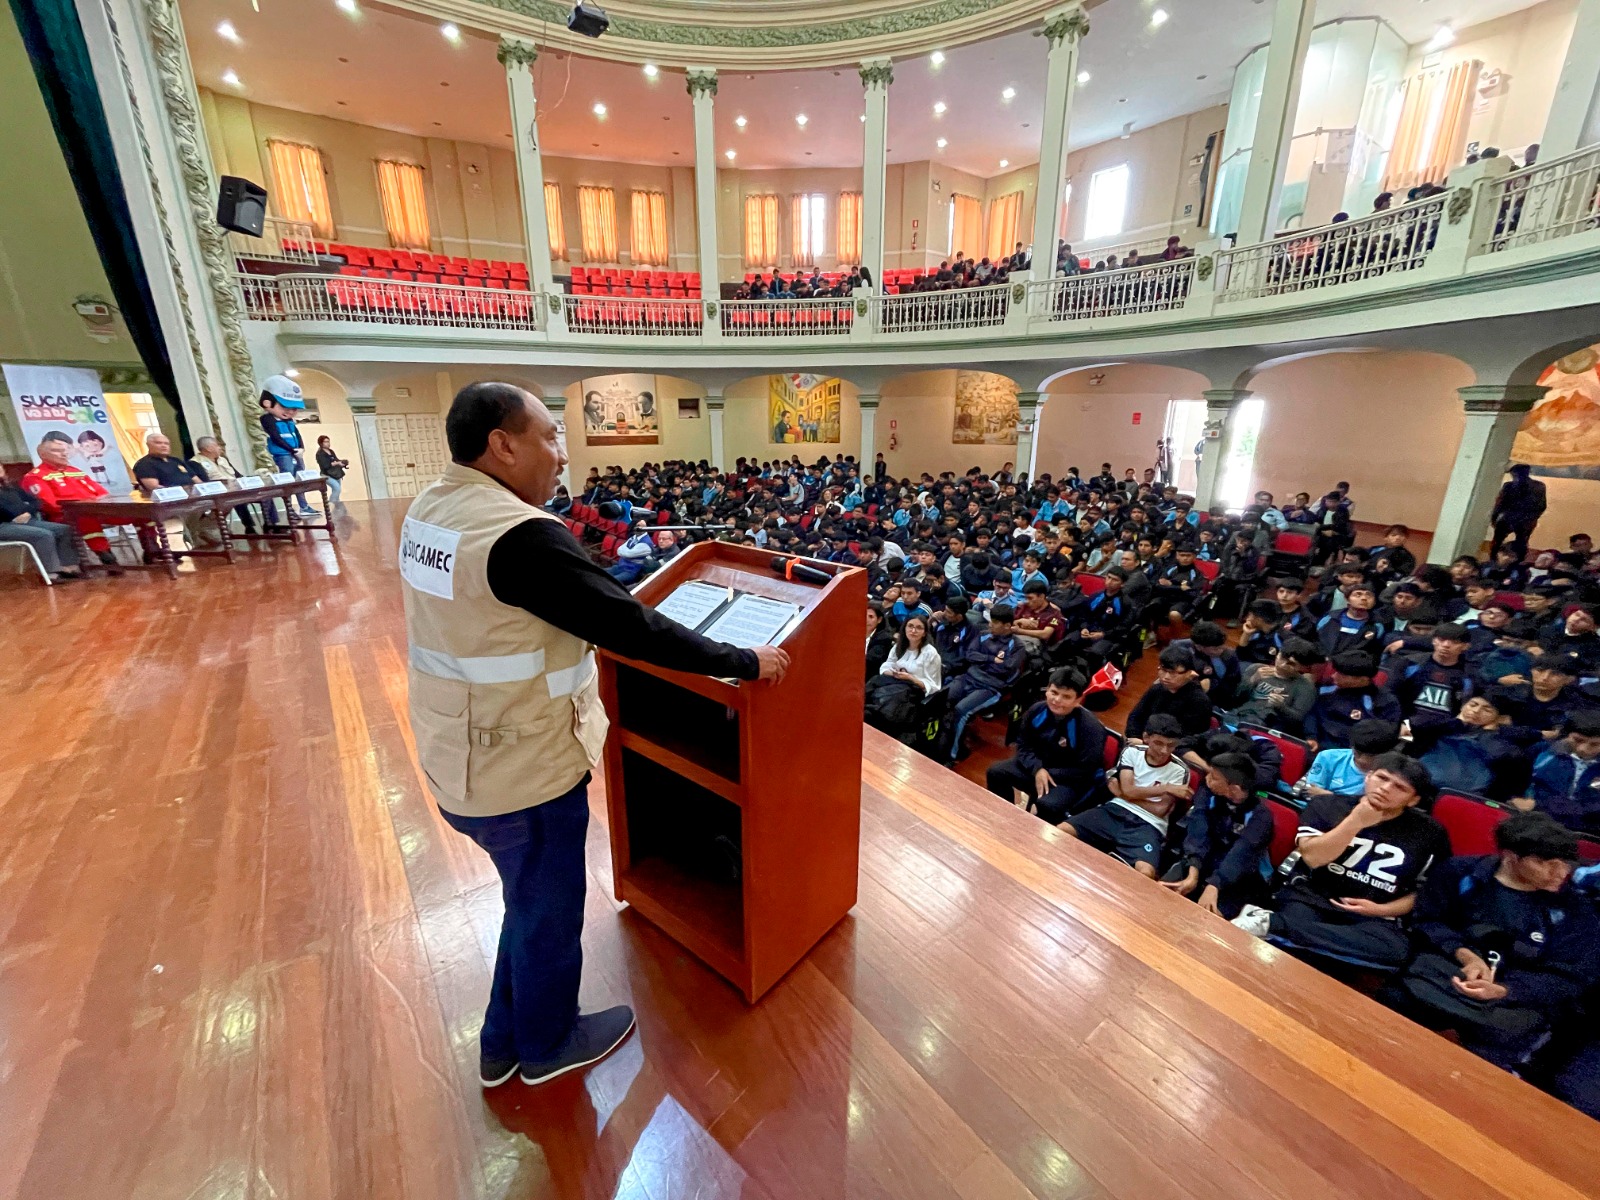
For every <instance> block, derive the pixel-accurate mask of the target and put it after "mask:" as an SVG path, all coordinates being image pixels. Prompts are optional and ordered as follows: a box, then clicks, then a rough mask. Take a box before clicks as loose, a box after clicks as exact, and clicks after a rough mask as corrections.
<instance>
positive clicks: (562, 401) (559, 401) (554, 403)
mask: <svg viewBox="0 0 1600 1200" xmlns="http://www.w3.org/2000/svg"><path fill="white" fill-rule="evenodd" d="M539 399H540V402H541V403H542V404H543V405H544V406H545V408H546V409H548V410H549V412H550V415H551V416H552V417H559V416H560V415H561V414H562V413H564V412H566V411H567V395H566V393H565V392H557V393H556V394H555V395H553V396H541V397H540V398H539Z"/></svg>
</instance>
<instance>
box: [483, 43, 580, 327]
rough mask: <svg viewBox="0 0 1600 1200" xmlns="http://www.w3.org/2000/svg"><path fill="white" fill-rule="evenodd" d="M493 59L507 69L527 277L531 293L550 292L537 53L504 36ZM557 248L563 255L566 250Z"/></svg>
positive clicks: (531, 48) (530, 44) (551, 279)
mask: <svg viewBox="0 0 1600 1200" xmlns="http://www.w3.org/2000/svg"><path fill="white" fill-rule="evenodd" d="M496 57H498V58H499V59H500V63H501V65H502V66H504V67H505V69H506V87H507V88H508V89H509V90H510V92H511V134H512V145H513V146H514V148H515V150H516V155H517V187H518V188H519V189H520V190H521V192H522V236H523V238H524V239H525V240H526V241H527V244H528V278H529V279H530V280H531V281H532V285H533V289H534V291H536V292H552V291H554V290H555V286H554V283H553V278H552V275H551V272H550V226H549V224H548V222H547V220H546V214H545V209H544V162H543V160H542V159H541V157H540V155H539V121H538V105H537V101H536V99H535V97H534V94H533V63H534V60H535V59H536V58H538V57H539V51H538V48H537V47H535V46H534V44H533V43H532V42H525V41H523V40H522V39H520V38H508V37H503V38H501V39H500V50H499V52H498V54H497V55H496ZM560 249H561V250H562V251H563V252H565V250H566V247H565V246H562V247H560ZM540 303H541V304H542V303H543V301H542V300H541V301H540Z"/></svg>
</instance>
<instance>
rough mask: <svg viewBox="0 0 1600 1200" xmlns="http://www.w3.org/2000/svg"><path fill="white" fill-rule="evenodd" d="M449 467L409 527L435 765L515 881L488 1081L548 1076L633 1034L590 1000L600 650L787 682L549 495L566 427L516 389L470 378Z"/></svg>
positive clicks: (428, 736) (601, 724)
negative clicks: (610, 557) (640, 574)
mask: <svg viewBox="0 0 1600 1200" xmlns="http://www.w3.org/2000/svg"><path fill="white" fill-rule="evenodd" d="M445 438H446V441H447V442H448V443H449V447H450V458H451V462H450V464H449V465H448V466H447V467H446V468H445V470H444V474H443V475H441V476H440V478H439V479H438V480H437V481H435V482H434V483H432V484H430V485H429V486H428V487H427V488H426V489H425V490H424V491H423V492H422V493H421V494H420V495H418V496H417V498H416V499H415V500H413V501H412V503H411V508H410V510H409V511H408V512H407V514H406V519H405V524H404V526H403V527H402V530H401V538H400V577H401V580H402V584H403V587H402V590H403V592H404V599H405V610H406V636H407V640H408V641H409V643H410V651H409V654H410V716H411V728H412V731H413V733H414V735H415V739H416V747H417V759H418V761H419V763H420V765H421V766H422V769H423V772H424V774H425V776H426V778H427V782H428V788H429V790H430V791H431V792H432V793H433V796H434V799H435V800H436V801H437V802H438V804H439V808H440V811H441V812H442V814H443V816H444V819H445V821H446V822H448V823H449V824H450V826H451V827H452V828H454V829H456V830H457V831H458V832H460V833H462V834H464V835H466V836H467V837H470V838H471V839H472V840H473V841H474V842H476V843H477V844H478V845H479V846H480V847H481V848H482V849H483V850H484V851H485V852H487V853H488V855H489V857H490V858H491V859H492V860H493V862H494V865H495V869H496V871H498V872H499V874H500V881H501V891H502V895H503V897H504V901H505V919H504V924H503V925H502V927H501V930H500V943H499V951H498V953H497V955H496V958H495V966H494V978H493V982H492V984H491V986H490V993H489V1005H488V1010H487V1012H486V1013H485V1015H484V1021H483V1028H482V1031H481V1033H480V1034H479V1049H480V1060H479V1077H480V1081H481V1082H482V1084H483V1086H484V1087H496V1086H498V1085H500V1084H502V1083H505V1082H507V1081H508V1080H509V1079H510V1078H511V1077H512V1076H513V1075H515V1074H518V1073H519V1070H520V1074H521V1077H522V1080H523V1082H525V1083H530V1084H535V1083H543V1082H545V1081H546V1080H549V1079H554V1078H555V1077H556V1076H558V1075H563V1074H565V1073H567V1072H569V1071H574V1070H578V1069H581V1068H583V1067H586V1066H588V1065H590V1064H591V1063H595V1062H598V1061H599V1060H600V1059H602V1058H604V1057H605V1056H606V1055H607V1054H609V1053H610V1052H611V1051H612V1050H614V1049H615V1048H616V1047H617V1046H619V1045H620V1044H621V1043H622V1041H623V1039H625V1038H626V1037H627V1036H628V1034H629V1033H630V1032H631V1031H632V1029H633V1021H634V1018H633V1011H632V1010H631V1009H629V1008H628V1007H627V1006H626V1005H618V1006H616V1007H613V1008H608V1009H605V1010H603V1011H601V1012H596V1013H589V1014H580V1013H579V1012H578V982H579V977H580V975H581V974H582V970H583V947H582V943H581V937H582V933H583V912H584V892H585V887H586V879H587V873H586V861H585V857H584V842H585V836H586V833H587V831H588V826H589V802H588V795H587V793H588V785H589V773H590V770H591V768H592V767H593V766H594V764H595V763H596V762H598V761H599V757H600V753H601V749H602V747H603V746H604V744H605V736H606V725H607V722H606V715H605V712H604V711H603V710H602V708H601V706H600V696H599V688H598V679H599V670H598V668H597V667H596V665H595V660H594V647H595V646H601V647H604V648H605V649H607V650H611V651H613V652H615V653H617V654H620V655H623V656H626V657H628V658H634V659H639V660H640V661H643V662H648V663H653V664H655V665H657V666H661V667H666V668H669V669H671V670H676V671H687V672H693V673H696V674H704V675H716V676H723V677H729V676H731V677H734V678H738V679H744V680H757V679H760V680H768V681H771V682H773V683H776V682H779V681H780V680H782V678H783V676H784V673H785V672H786V671H787V670H788V666H789V656H788V655H787V654H786V653H785V652H784V651H783V650H781V649H779V648H777V647H775V646H757V647H756V648H754V649H749V650H746V649H740V648H739V647H736V646H730V645H726V644H724V643H721V642H713V641H710V640H709V639H707V638H704V637H701V636H700V635H699V634H697V633H695V632H694V631H693V630H690V629H686V628H685V627H683V626H682V625H679V624H678V623H677V622H675V621H672V620H670V619H668V618H667V617H665V616H662V615H661V614H660V613H658V612H656V611H655V610H654V609H651V608H647V607H645V606H644V605H642V604H640V603H639V602H638V601H637V600H636V599H634V597H633V596H632V595H631V594H630V593H629V592H628V590H627V589H626V588H625V587H623V586H622V584H620V583H618V582H617V581H616V580H615V579H612V578H611V576H609V575H607V574H606V573H605V572H604V571H603V570H601V569H600V568H599V567H598V566H596V565H595V564H594V563H593V562H591V561H590V560H589V557H588V555H587V554H586V553H585V552H584V549H583V547H582V546H580V545H579V544H578V542H577V541H576V540H575V539H574V538H573V536H572V534H571V533H570V532H568V530H567V527H566V526H565V525H564V524H563V523H562V522H561V519H560V518H559V517H557V516H556V515H555V514H554V513H552V512H550V511H549V510H548V509H546V508H545V507H544V505H546V504H548V503H549V501H550V498H551V496H553V495H554V494H555V490H556V484H557V482H558V481H559V479H560V476H561V471H562V469H563V468H565V466H566V465H567V455H566V450H565V448H564V447H563V445H562V440H561V434H560V430H559V427H558V425H557V423H556V420H555V418H554V417H552V416H551V415H550V412H549V410H548V409H547V408H545V406H544V405H543V404H541V403H540V402H539V400H538V399H537V398H536V397H534V396H532V395H530V394H529V393H528V392H525V391H523V390H522V389H521V388H519V387H515V386H513V385H512V384H509V383H474V384H471V385H469V386H467V387H465V388H463V389H462V390H461V391H460V392H459V393H458V394H457V395H456V398H455V400H454V402H453V403H452V404H451V406H450V412H449V415H448V416H447V417H446V418H445Z"/></svg>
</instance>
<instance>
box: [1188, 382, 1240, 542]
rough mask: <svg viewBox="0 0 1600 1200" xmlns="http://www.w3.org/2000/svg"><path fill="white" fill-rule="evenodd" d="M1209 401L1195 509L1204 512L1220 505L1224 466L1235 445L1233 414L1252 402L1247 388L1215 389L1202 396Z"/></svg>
mask: <svg viewBox="0 0 1600 1200" xmlns="http://www.w3.org/2000/svg"><path fill="white" fill-rule="evenodd" d="M1200 394H1201V396H1203V397H1204V398H1205V402H1206V437H1205V449H1204V450H1203V451H1202V452H1201V454H1200V462H1199V465H1198V467H1197V468H1196V471H1195V488H1194V507H1195V511H1196V512H1204V511H1206V509H1208V508H1210V507H1211V506H1212V504H1214V503H1215V502H1216V495H1217V488H1218V487H1219V486H1220V485H1221V483H1222V464H1223V463H1224V462H1226V461H1227V459H1228V451H1229V450H1230V449H1232V446H1233V414H1234V413H1235V412H1237V411H1238V408H1239V405H1240V404H1242V403H1243V402H1244V401H1246V400H1248V399H1250V396H1251V393H1250V392H1248V391H1246V390H1245V389H1244V388H1212V389H1211V390H1210V391H1206V392H1202V393H1200Z"/></svg>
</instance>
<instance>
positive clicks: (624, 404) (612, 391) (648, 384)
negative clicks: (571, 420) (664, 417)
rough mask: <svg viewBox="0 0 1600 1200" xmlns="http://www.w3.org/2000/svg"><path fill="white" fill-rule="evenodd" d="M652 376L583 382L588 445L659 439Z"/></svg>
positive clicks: (650, 443) (644, 443) (633, 443)
mask: <svg viewBox="0 0 1600 1200" xmlns="http://www.w3.org/2000/svg"><path fill="white" fill-rule="evenodd" d="M660 421H661V418H660V414H659V413H658V412H657V410H656V377H655V376H654V375H610V376H606V377H605V378H603V379H585V380H584V381H583V436H584V440H585V441H586V442H587V443H588V444H589V445H591V446H654V445H655V444H656V443H657V442H659V441H660V440H661V424H660Z"/></svg>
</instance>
